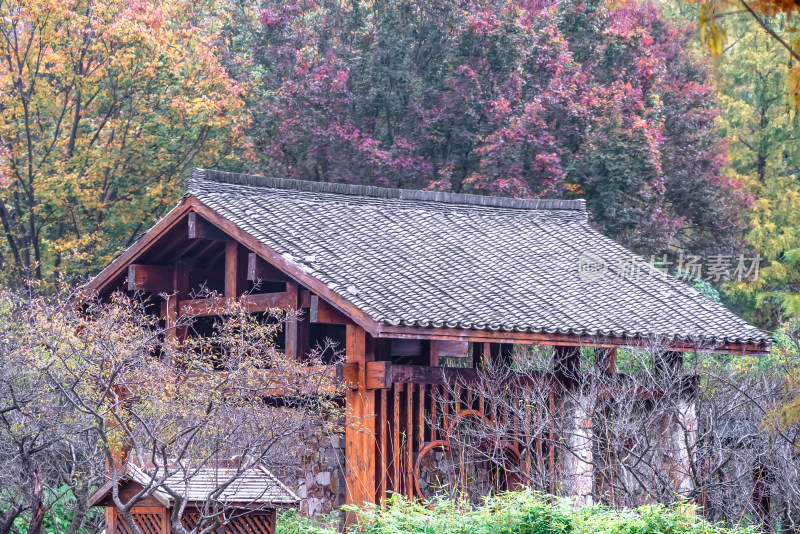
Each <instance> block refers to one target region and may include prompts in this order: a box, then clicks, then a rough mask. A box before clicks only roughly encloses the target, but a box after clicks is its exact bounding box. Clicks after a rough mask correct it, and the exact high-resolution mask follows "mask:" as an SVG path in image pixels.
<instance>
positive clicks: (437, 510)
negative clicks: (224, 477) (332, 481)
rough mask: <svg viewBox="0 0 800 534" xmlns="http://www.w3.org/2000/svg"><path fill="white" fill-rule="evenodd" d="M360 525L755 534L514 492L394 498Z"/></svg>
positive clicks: (298, 526)
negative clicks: (470, 502)
mask: <svg viewBox="0 0 800 534" xmlns="http://www.w3.org/2000/svg"><path fill="white" fill-rule="evenodd" d="M351 510H352V511H353V512H355V513H356V514H357V515H358V518H359V524H358V525H357V526H352V527H350V530H351V531H359V532H365V533H371V534H399V533H409V532H413V533H419V534H582V533H590V532H591V533H604V534H696V533H697V534H699V533H704V534H751V533H753V532H755V530H754V529H753V528H752V527H747V528H744V527H743V528H737V529H727V528H724V527H722V526H720V525H715V524H711V523H708V522H706V521H704V520H703V519H702V518H700V517H699V516H698V515H696V514H695V509H694V508H693V507H691V506H688V505H679V506H674V507H664V506H644V507H642V508H639V509H637V510H625V511H616V510H611V509H609V508H606V507H602V506H589V507H584V508H577V507H575V506H574V505H573V504H572V503H571V501H569V500H567V499H558V498H553V497H549V496H546V495H541V494H537V493H534V492H528V491H521V492H510V493H504V494H502V495H498V496H495V497H491V498H487V499H486V500H485V501H484V503H483V504H482V505H480V506H477V507H469V506H466V505H464V504H462V503H457V502H453V501H445V500H442V501H439V502H436V503H433V504H430V505H427V506H423V505H422V504H419V503H411V502H409V501H407V500H405V499H402V498H400V497H397V496H395V497H393V498H392V499H391V500H390V501H389V503H388V504H387V506H386V508H385V509H381V508H380V507H362V508H352V509H351ZM326 522H327V524H328V525H334V524H335V523H334V522H333V521H331V520H330V518H328V520H327V521H326V518H323V520H322V522H314V521H311V520H308V519H305V518H301V517H299V516H298V515H297V514H296V513H295V512H294V511H290V512H286V513H284V514H282V515H279V516H278V534H334V533H336V532H337V529H336V528H335V526H324V524H325V523H326Z"/></svg>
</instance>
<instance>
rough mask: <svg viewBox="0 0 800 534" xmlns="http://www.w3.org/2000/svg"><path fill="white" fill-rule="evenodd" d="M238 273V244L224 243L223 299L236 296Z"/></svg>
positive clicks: (232, 242)
mask: <svg viewBox="0 0 800 534" xmlns="http://www.w3.org/2000/svg"><path fill="white" fill-rule="evenodd" d="M238 271H239V243H237V242H236V241H226V242H225V298H229V299H233V298H236V296H237V295H238V293H237V287H236V280H237V278H238V277H237V274H238Z"/></svg>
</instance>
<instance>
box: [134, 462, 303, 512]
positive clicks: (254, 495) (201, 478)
mask: <svg viewBox="0 0 800 534" xmlns="http://www.w3.org/2000/svg"><path fill="white" fill-rule="evenodd" d="M128 476H130V478H131V479H132V480H135V481H136V482H138V483H139V484H141V485H142V486H145V487H148V485H149V484H150V483H151V480H152V479H151V478H150V475H148V474H147V472H146V471H144V470H143V469H140V468H139V467H136V466H133V465H130V464H129V468H128ZM234 476H235V479H234V480H233V482H231V483H230V485H228V486H227V487H225V488H224V489H223V490H222V491H221V492H220V493H219V494H216V490H217V489H218V488H219V487H220V486H222V485H224V484H226V483H227V482H228V481H229V480H230V479H231V478H233V477H234ZM164 486H165V487H166V488H169V489H170V490H172V491H174V492H175V493H177V494H178V495H182V496H184V497H185V498H186V500H187V501H188V502H193V503H203V502H206V501H207V500H209V499H210V498H211V497H212V496H213V497H215V499H214V500H215V501H216V502H220V503H223V504H224V503H230V504H233V503H236V504H266V505H276V506H277V505H292V504H296V503H297V502H298V501H299V499H298V497H297V495H295V494H294V492H293V491H292V490H290V489H289V488H287V487H286V486H285V485H284V484H283V483H282V482H281V481H280V480H278V479H277V478H276V477H275V476H274V475H273V474H272V473H270V472H269V471H268V470H267V469H265V468H264V467H254V468H250V469H246V470H244V471H243V472H241V473H238V474H237V473H236V472H235V468H230V469H225V468H208V467H206V468H199V469H188V470H187V471H186V473H182V472H176V473H175V474H174V475H172V476H170V477H168V478H167V480H166V481H164ZM155 497H156V498H157V499H158V500H160V501H162V502H163V503H164V504H165V505H167V506H169V505H170V503H171V501H172V497H171V495H170V494H169V492H168V491H165V490H162V489H159V490H157V491H156V495H155Z"/></svg>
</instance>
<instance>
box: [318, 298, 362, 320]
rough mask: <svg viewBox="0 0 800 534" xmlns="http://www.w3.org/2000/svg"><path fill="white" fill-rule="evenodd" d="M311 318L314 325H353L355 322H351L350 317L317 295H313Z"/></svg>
mask: <svg viewBox="0 0 800 534" xmlns="http://www.w3.org/2000/svg"><path fill="white" fill-rule="evenodd" d="M309 316H310V319H311V322H312V323H322V324H353V321H351V320H350V318H349V317H347V316H346V315H345V314H343V313H342V312H340V311H339V310H337V309H336V308H334V307H333V306H331V305H330V304H328V303H327V302H325V301H324V300H322V299H321V298H319V296H317V295H311V302H310V315H309Z"/></svg>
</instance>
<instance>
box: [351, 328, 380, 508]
mask: <svg viewBox="0 0 800 534" xmlns="http://www.w3.org/2000/svg"><path fill="white" fill-rule="evenodd" d="M346 337H347V340H346V345H345V357H346V359H347V362H348V363H355V364H358V375H357V376H358V388H357V389H352V390H348V391H347V393H346V394H345V399H346V403H347V404H346V428H345V464H346V465H345V469H346V473H345V479H346V481H347V504H359V505H360V504H364V503H374V502H375V492H376V487H375V452H376V443H375V390H367V380H366V364H367V362H368V361H371V360H373V359H374V348H373V347H372V345H373V343H372V340H371V339H369V340H368V339H367V335H366V333H365V332H364V329H363V328H361V327H360V326H358V325H353V324H348V325H347V336H346ZM347 520H348V522H351V523H352V522H353V521H354V518H353V517H352V516H350V515H348V518H347Z"/></svg>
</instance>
